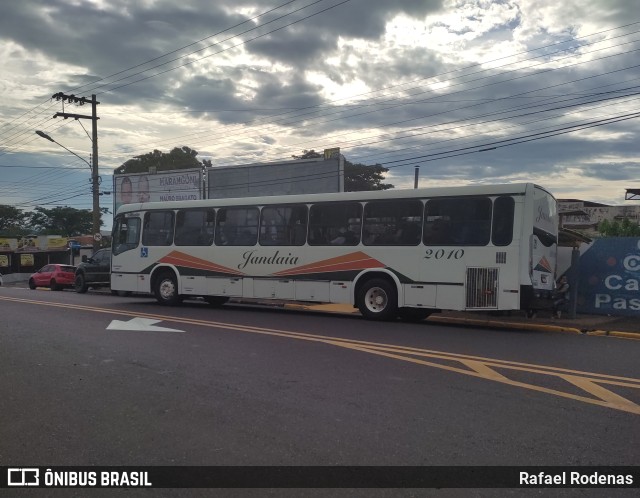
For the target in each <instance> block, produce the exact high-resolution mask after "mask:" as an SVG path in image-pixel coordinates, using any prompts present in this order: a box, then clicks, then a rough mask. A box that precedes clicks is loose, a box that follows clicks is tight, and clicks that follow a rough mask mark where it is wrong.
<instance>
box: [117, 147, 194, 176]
mask: <svg viewBox="0 0 640 498" xmlns="http://www.w3.org/2000/svg"><path fill="white" fill-rule="evenodd" d="M197 155H198V151H196V150H193V149H190V148H189V147H175V148H174V149H172V150H171V152H168V153H167V152H160V151H159V150H157V149H156V150H154V151H153V152H147V153H146V154H143V155H141V156H135V157H134V158H133V159H129V160H128V161H127V162H125V163H124V164H123V165H122V166H120V167H118V168H116V169H115V170H114V173H115V174H116V175H122V174H125V173H146V172H147V171H149V168H151V167H155V168H156V171H170V170H176V169H191V168H201V167H202V163H201V162H200V161H199V160H198V158H197Z"/></svg>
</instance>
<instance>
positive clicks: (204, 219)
mask: <svg viewBox="0 0 640 498" xmlns="http://www.w3.org/2000/svg"><path fill="white" fill-rule="evenodd" d="M214 220H215V211H214V210H213V209H182V210H180V211H178V214H177V216H176V234H175V244H176V245H177V246H209V245H211V244H212V243H213V231H212V227H213V222H214Z"/></svg>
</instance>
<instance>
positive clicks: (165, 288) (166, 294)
mask: <svg viewBox="0 0 640 498" xmlns="http://www.w3.org/2000/svg"><path fill="white" fill-rule="evenodd" d="M175 292H176V288H175V286H174V285H173V282H172V281H171V280H164V281H163V282H162V283H161V284H160V295H161V296H162V299H171V298H172V297H173V296H174V295H175Z"/></svg>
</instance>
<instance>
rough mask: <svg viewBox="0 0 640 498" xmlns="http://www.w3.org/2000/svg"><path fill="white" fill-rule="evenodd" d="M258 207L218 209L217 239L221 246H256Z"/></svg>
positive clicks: (217, 243)
mask: <svg viewBox="0 0 640 498" xmlns="http://www.w3.org/2000/svg"><path fill="white" fill-rule="evenodd" d="M258 215H259V212H258V208H254V207H251V208H249V207H246V208H240V207H238V208H236V207H232V208H222V209H220V210H218V222H217V224H216V232H215V240H216V245H219V246H254V245H256V243H257V241H258Z"/></svg>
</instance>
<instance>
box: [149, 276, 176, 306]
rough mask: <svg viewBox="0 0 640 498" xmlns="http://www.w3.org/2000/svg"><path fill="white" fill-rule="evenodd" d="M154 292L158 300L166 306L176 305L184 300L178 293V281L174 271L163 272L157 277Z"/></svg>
mask: <svg viewBox="0 0 640 498" xmlns="http://www.w3.org/2000/svg"><path fill="white" fill-rule="evenodd" d="M153 293H154V294H155V296H156V300H157V301H158V302H159V303H160V304H163V305H166V306H175V305H177V304H180V303H181V302H182V297H181V296H180V294H178V283H177V281H176V277H175V275H174V274H173V273H169V272H166V273H162V274H161V275H159V276H158V277H157V278H156V279H155V285H154V288H153Z"/></svg>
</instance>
